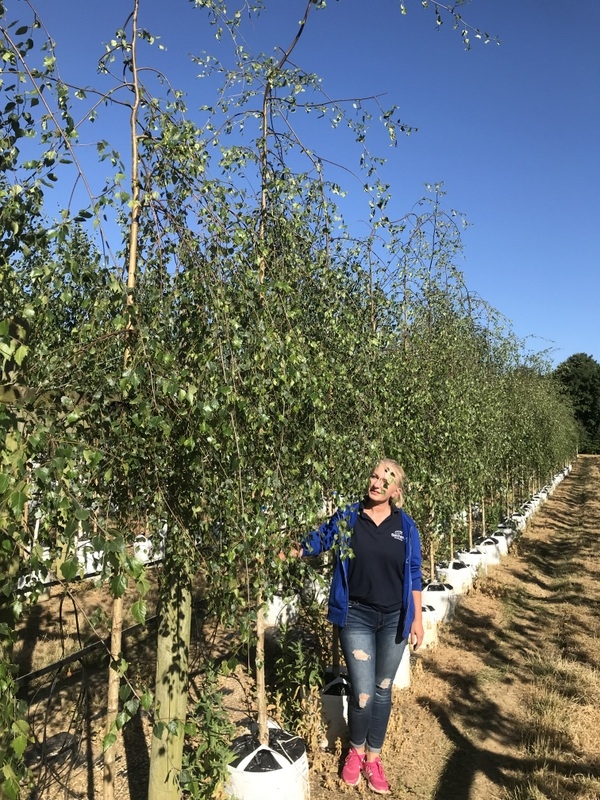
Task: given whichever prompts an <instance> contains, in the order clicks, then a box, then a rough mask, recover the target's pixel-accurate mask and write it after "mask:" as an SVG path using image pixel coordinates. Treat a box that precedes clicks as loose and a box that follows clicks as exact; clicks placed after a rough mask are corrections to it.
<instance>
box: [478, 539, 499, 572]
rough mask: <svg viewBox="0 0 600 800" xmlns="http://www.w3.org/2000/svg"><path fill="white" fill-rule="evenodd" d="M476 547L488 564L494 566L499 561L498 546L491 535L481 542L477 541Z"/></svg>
mask: <svg viewBox="0 0 600 800" xmlns="http://www.w3.org/2000/svg"><path fill="white" fill-rule="evenodd" d="M477 549H478V550H481V552H482V553H483V555H484V556H485V562H486V564H487V565H488V566H495V565H496V564H499V563H500V548H499V547H498V542H497V541H496V540H495V539H494V538H493V537H492V536H488V537H487V539H484V540H483V541H482V542H477Z"/></svg>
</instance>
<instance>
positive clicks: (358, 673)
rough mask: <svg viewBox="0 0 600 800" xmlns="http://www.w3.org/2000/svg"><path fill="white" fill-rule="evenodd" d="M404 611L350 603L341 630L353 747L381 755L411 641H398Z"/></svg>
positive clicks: (349, 725)
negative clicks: (400, 670) (397, 681)
mask: <svg viewBox="0 0 600 800" xmlns="http://www.w3.org/2000/svg"><path fill="white" fill-rule="evenodd" d="M399 621H400V611H391V612H388V613H384V612H381V611H376V610H375V609H374V608H371V606H367V605H364V604H362V603H355V602H352V601H351V602H350V605H349V607H348V619H347V621H346V625H345V626H344V627H343V628H340V629H339V636H340V644H341V647H342V651H343V653H344V660H345V661H346V667H347V669H348V676H349V678H350V684H351V687H352V694H351V696H350V698H349V703H348V727H349V729H350V744H351V745H352V746H353V747H363V746H366V748H367V750H370V751H371V752H372V753H380V752H381V748H382V747H383V740H384V739H385V734H386V731H387V726H388V722H389V719H390V713H391V710H392V685H393V682H394V678H395V677H396V672H397V671H398V667H399V666H400V661H401V659H402V654H403V652H404V648H405V647H406V645H407V640H406V639H403V640H402V641H400V642H397V641H396V637H397V635H398V625H399Z"/></svg>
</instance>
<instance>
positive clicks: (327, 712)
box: [321, 671, 351, 749]
mask: <svg viewBox="0 0 600 800" xmlns="http://www.w3.org/2000/svg"><path fill="white" fill-rule="evenodd" d="M350 692H351V688H350V681H349V679H348V674H347V673H346V672H345V671H342V672H340V674H339V675H338V676H337V677H336V678H333V679H332V680H330V681H329V682H328V683H327V684H325V686H324V687H323V690H322V692H321V717H322V720H323V725H324V726H325V738H324V739H323V741H322V742H321V747H322V748H323V749H326V748H333V747H335V743H336V741H337V740H338V739H341V740H342V742H345V740H346V739H347V738H348V697H349V695H350Z"/></svg>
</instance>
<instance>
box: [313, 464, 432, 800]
mask: <svg viewBox="0 0 600 800" xmlns="http://www.w3.org/2000/svg"><path fill="white" fill-rule="evenodd" d="M403 484H404V470H403V469H402V467H401V466H400V465H399V464H398V463H397V462H396V461H393V460H391V459H388V458H386V459H383V460H382V461H381V462H380V463H379V464H378V465H377V466H376V467H375V469H374V470H373V471H372V473H371V476H370V478H369V481H368V486H367V493H366V495H365V497H364V499H363V500H362V501H361V502H360V503H355V504H353V505H350V506H348V507H347V508H345V509H343V510H338V511H337V512H336V513H335V514H334V515H333V517H332V518H331V519H330V520H329V521H328V522H326V523H324V524H323V525H321V527H320V528H319V529H318V530H317V531H314V532H313V533H311V534H309V535H308V536H306V537H305V538H304V540H303V541H302V550H301V555H303V556H309V555H311V556H312V555H318V554H319V553H321V552H323V551H325V550H329V549H330V548H332V547H334V548H335V561H334V569H333V579H332V582H331V589H330V594H329V612H328V616H327V618H328V619H329V621H330V622H332V623H333V624H334V625H337V626H338V627H339V636H340V644H341V646H342V651H343V653H344V660H345V662H346V667H347V669H348V676H349V679H350V684H351V688H352V696H351V698H350V702H349V706H348V727H349V732H350V750H349V752H348V755H347V756H346V760H345V762H344V766H343V769H342V779H343V780H344V782H345V783H347V784H349V785H350V786H356V785H357V784H358V783H359V781H360V776H361V773H362V775H364V777H365V778H366V780H367V782H368V785H369V787H370V788H371V789H372V790H373V791H375V792H377V793H379V794H387V793H388V792H389V785H388V782H387V780H386V778H385V774H384V771H383V767H382V764H381V759H380V753H381V749H382V747H383V742H384V739H385V734H386V731H387V726H388V721H389V718H390V712H391V708H392V685H393V681H394V677H395V675H396V672H397V670H398V667H399V665H400V660H401V659H402V654H403V652H404V648H405V647H406V646H407V644H408V643H409V642H410V644H411V645H413V647H414V648H415V649H416V648H417V647H419V645H420V644H421V642H422V641H423V621H422V611H421V544H420V541H419V533H418V531H417V527H416V525H415V523H414V521H413V520H412V519H411V518H410V517H409V516H408V514H406V513H405V512H404V511H402V509H401V505H402V500H403V495H402V490H403Z"/></svg>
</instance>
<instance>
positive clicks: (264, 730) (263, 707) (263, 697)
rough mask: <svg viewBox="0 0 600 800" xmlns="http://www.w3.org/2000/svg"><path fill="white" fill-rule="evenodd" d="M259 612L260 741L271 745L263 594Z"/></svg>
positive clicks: (257, 634)
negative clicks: (266, 682)
mask: <svg viewBox="0 0 600 800" xmlns="http://www.w3.org/2000/svg"><path fill="white" fill-rule="evenodd" d="M258 604H259V605H258V611H257V617H256V708H257V714H258V740H259V742H260V743H261V744H263V745H268V744H269V726H268V722H267V690H266V685H265V607H264V604H263V597H262V592H259V595H258Z"/></svg>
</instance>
